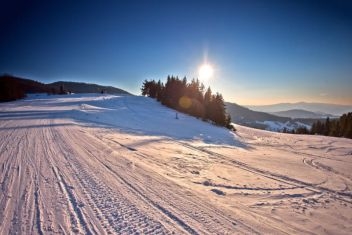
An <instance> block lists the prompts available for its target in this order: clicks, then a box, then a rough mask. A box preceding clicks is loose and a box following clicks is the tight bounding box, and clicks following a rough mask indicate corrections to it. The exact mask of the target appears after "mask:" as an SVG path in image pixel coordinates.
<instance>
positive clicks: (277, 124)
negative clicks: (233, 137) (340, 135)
mask: <svg viewBox="0 0 352 235" xmlns="http://www.w3.org/2000/svg"><path fill="white" fill-rule="evenodd" d="M226 111H227V112H228V113H229V114H230V116H231V120H232V121H233V122H234V123H237V124H240V125H245V126H248V127H253V128H258V129H265V130H270V131H279V132H281V131H283V129H286V130H292V129H296V128H298V127H301V126H304V127H306V128H308V129H309V128H310V126H311V125H312V124H313V123H314V122H315V121H317V120H319V119H311V118H310V119H305V118H304V119H302V118H290V117H279V116H276V115H273V114H269V113H265V112H259V111H253V110H250V109H248V108H245V107H243V106H240V105H238V104H235V103H229V102H227V103H226Z"/></svg>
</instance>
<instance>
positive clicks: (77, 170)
mask: <svg viewBox="0 0 352 235" xmlns="http://www.w3.org/2000/svg"><path fill="white" fill-rule="evenodd" d="M67 133H68V130H66V131H65V133H64V132H63V133H60V137H59V138H60V141H59V143H60V144H59V145H60V148H61V151H62V152H64V153H65V155H64V157H65V158H66V160H67V162H68V164H69V167H70V168H71V169H72V172H73V174H74V176H75V177H76V178H77V179H78V181H79V184H80V185H81V186H82V188H84V190H82V191H84V194H85V197H86V198H87V200H88V201H89V203H90V206H91V207H92V208H93V210H94V211H96V212H97V213H98V219H99V221H101V223H102V227H104V228H105V229H106V230H107V232H112V231H114V232H116V233H128V234H138V233H143V234H168V233H169V232H168V230H166V229H165V227H164V226H163V225H162V224H161V223H160V222H158V221H155V220H153V219H152V218H151V217H149V216H147V215H145V214H144V213H143V212H142V211H140V210H139V209H138V208H137V207H136V206H135V205H133V203H131V202H130V200H129V199H128V198H126V197H125V196H124V195H123V194H121V193H120V192H119V191H118V190H112V189H111V188H109V187H108V186H107V185H105V183H103V182H102V181H101V180H99V178H98V177H96V176H95V174H93V173H91V171H88V170H87V168H86V167H85V166H83V165H82V163H81V161H80V160H79V159H78V158H76V157H75V156H81V157H82V154H83V152H84V151H87V149H85V150H83V149H82V145H80V146H78V145H75V147H74V146H73V144H74V143H75V141H74V140H73V139H70V138H72V136H69V135H68V134H67ZM71 135H72V133H71ZM66 138H67V139H66ZM80 143H82V142H81V141H80ZM83 148H84V147H83ZM77 151H79V152H77ZM82 151H83V152H82ZM86 157H90V156H88V155H86ZM102 218H104V219H102ZM107 225H108V226H107Z"/></svg>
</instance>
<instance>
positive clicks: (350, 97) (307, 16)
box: [0, 0, 352, 105]
mask: <svg viewBox="0 0 352 235" xmlns="http://www.w3.org/2000/svg"><path fill="white" fill-rule="evenodd" d="M0 9H1V14H0V73H9V74H13V75H17V76H22V77H26V78H30V79H34V80H37V81H41V82H44V83H50V82H54V81H58V80H64V81H80V82H88V83H97V84H102V85H112V86H116V87H119V88H122V89H125V90H127V91H129V92H131V93H133V94H136V95H138V94H140V87H141V84H142V82H143V80H145V79H156V80H159V79H161V80H166V77H167V75H175V76H179V77H181V78H182V77H184V76H187V78H189V79H192V78H196V77H198V71H199V67H200V66H201V65H202V64H204V63H208V64H210V65H211V66H212V67H213V69H214V74H213V76H212V78H210V79H209V80H207V81H203V82H204V83H205V85H206V86H210V87H211V88H212V90H213V91H217V92H220V93H221V94H222V95H223V96H224V99H225V100H226V101H229V102H235V103H238V104H242V105H263V104H273V103H281V102H300V101H305V102H324V103H336V104H352V2H351V1H342V0H335V1H324V0H321V1H318V0H315V1H312V0H305V1H303V0H302V1H301V0H295V1H289V0H280V1H271V0H269V1H256V0H246V1H236V0H231V1H223V0H217V1H215V0H214V1H205V0H204V1H191V0H179V1H175V0H172V1H168V0H165V1H147V0H139V1H35V0H33V1H16V0H12V1H1V3H0Z"/></svg>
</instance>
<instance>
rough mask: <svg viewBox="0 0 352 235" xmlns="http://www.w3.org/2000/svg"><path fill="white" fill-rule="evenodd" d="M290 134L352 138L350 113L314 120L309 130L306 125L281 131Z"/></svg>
mask: <svg viewBox="0 0 352 235" xmlns="http://www.w3.org/2000/svg"><path fill="white" fill-rule="evenodd" d="M283 132H286V133H292V134H310V135H325V136H334V137H345V138H350V139H352V113H346V114H343V115H342V116H341V117H340V118H337V119H332V120H331V119H330V118H329V117H327V118H326V120H325V121H320V120H318V121H316V122H314V123H313V124H312V127H311V129H310V130H308V129H307V128H306V127H299V128H297V129H296V130H292V131H285V130H284V131H283Z"/></svg>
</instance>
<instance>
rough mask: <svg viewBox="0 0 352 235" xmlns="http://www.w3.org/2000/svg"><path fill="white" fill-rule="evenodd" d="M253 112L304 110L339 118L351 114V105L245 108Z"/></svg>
mask: <svg viewBox="0 0 352 235" xmlns="http://www.w3.org/2000/svg"><path fill="white" fill-rule="evenodd" d="M246 107H247V108H250V109H252V110H255V111H261V112H267V113H276V112H282V111H288V110H297V109H299V110H305V111H310V112H314V113H320V114H330V115H334V116H341V115H342V114H344V113H348V112H352V104H351V105H338V104H326V103H306V102H299V103H279V104H272V105H250V106H246Z"/></svg>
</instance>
